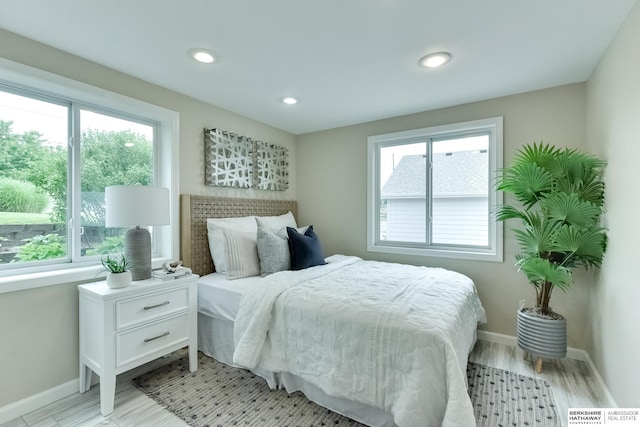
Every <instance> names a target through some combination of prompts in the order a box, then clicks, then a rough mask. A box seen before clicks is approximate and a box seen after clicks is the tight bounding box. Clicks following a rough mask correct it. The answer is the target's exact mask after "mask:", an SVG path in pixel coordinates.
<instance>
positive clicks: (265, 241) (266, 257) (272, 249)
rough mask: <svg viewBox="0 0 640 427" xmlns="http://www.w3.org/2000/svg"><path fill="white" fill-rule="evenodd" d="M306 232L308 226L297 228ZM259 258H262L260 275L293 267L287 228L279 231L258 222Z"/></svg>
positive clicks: (301, 231)
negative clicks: (262, 225)
mask: <svg viewBox="0 0 640 427" xmlns="http://www.w3.org/2000/svg"><path fill="white" fill-rule="evenodd" d="M297 230H298V231H299V232H300V233H304V232H305V231H306V230H307V227H301V228H298V229H297ZM256 241H257V245H258V259H259V260H260V276H263V277H264V276H268V275H269V274H273V273H277V272H278V271H283V270H290V269H291V255H290V254H289V237H288V236H287V228H286V227H282V228H281V229H280V230H278V231H273V230H269V229H268V228H265V227H261V226H260V223H258V234H257V240H256Z"/></svg>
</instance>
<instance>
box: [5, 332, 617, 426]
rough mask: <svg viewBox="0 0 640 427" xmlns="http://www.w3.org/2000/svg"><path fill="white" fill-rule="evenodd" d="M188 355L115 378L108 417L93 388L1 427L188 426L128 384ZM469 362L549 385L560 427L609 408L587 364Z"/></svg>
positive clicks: (502, 357) (499, 356) (509, 352)
mask: <svg viewBox="0 0 640 427" xmlns="http://www.w3.org/2000/svg"><path fill="white" fill-rule="evenodd" d="M184 355H186V352H184V351H183V352H178V353H174V354H173V355H172V356H170V357H167V358H163V359H159V360H156V361H154V362H151V363H149V364H147V365H144V366H141V367H139V368H136V369H134V370H132V371H130V372H127V373H125V374H122V375H120V376H118V379H117V387H116V399H115V410H114V412H113V413H112V414H111V415H110V416H108V417H103V416H102V415H100V393H99V386H97V385H94V386H93V387H91V389H90V390H89V391H88V392H86V393H83V394H80V393H76V394H74V395H72V396H69V397H66V398H64V399H61V400H59V401H57V402H55V403H52V404H50V405H47V406H45V407H43V408H40V409H38V410H36V411H33V412H30V413H28V414H26V415H24V416H22V417H20V418H17V419H15V420H12V421H9V422H8V423H5V424H2V425H0V427H55V426H65V427H66V426H69V427H70V426H82V427H90V426H115V427H144V426H153V427H183V426H187V424H186V423H185V422H184V421H182V420H180V419H179V418H177V417H176V416H175V415H173V414H172V413H170V412H168V411H166V410H165V409H163V408H162V407H161V406H160V405H158V404H157V403H155V402H154V401H153V400H152V399H150V398H148V397H147V396H146V395H144V394H143V393H142V392H141V391H139V390H138V389H137V388H135V387H134V386H133V384H132V383H131V379H132V378H135V377H136V376H138V375H140V374H142V373H144V372H146V371H149V370H152V369H155V368H156V367H158V366H160V365H162V364H165V363H168V362H169V361H171V360H174V359H175V358H177V357H182V356H184ZM469 360H470V361H472V362H476V363H482V364H484V365H488V366H493V367H496V368H500V369H505V370H508V371H512V372H517V373H520V374H522V375H526V376H529V377H533V378H541V379H545V380H547V381H548V382H549V383H551V385H552V389H553V394H554V397H555V399H556V404H557V408H558V411H559V415H560V417H561V419H562V426H563V427H564V426H566V425H567V409H568V408H573V407H582V408H587V407H588V408H598V407H607V406H608V402H607V399H606V397H605V394H604V392H603V390H602V389H601V388H600V387H599V385H598V383H597V381H596V379H595V378H594V376H593V375H592V373H591V372H590V370H589V367H588V366H587V364H586V363H585V362H582V361H578V360H573V359H563V360H560V361H557V362H548V361H547V362H545V363H544V370H543V373H542V374H537V373H536V372H535V369H534V366H533V364H532V362H531V361H527V360H524V359H523V353H522V351H521V350H519V349H515V348H513V347H510V346H506V345H503V344H496V343H490V342H487V341H478V342H477V344H476V346H475V348H474V349H473V352H472V353H471V355H470V357H469Z"/></svg>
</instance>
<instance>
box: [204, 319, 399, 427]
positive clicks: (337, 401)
mask: <svg viewBox="0 0 640 427" xmlns="http://www.w3.org/2000/svg"><path fill="white" fill-rule="evenodd" d="M198 348H199V349H200V351H202V352H203V353H204V354H206V355H207V356H209V357H213V358H214V359H216V360H218V361H220V362H222V363H226V364H227V365H231V366H236V367H237V365H234V363H233V352H234V341H233V322H232V321H230V320H227V319H220V318H216V317H211V316H207V315H204V314H202V313H198ZM252 372H253V373H254V374H256V375H258V376H260V377H262V378H264V379H265V380H266V381H267V384H269V387H271V388H272V389H275V388H281V389H285V390H286V391H287V392H289V393H293V392H295V391H301V392H302V393H304V395H305V396H307V398H308V399H309V400H311V401H313V402H315V403H317V404H318V405H320V406H323V407H325V408H328V409H331V410H332V411H334V412H337V413H339V414H341V415H344V416H346V417H349V418H351V419H353V420H356V421H358V422H360V423H362V424H366V425H368V426H372V427H396V423H395V422H394V421H393V416H392V415H391V414H390V413H388V412H385V411H383V410H381V409H378V408H373V407H371V406H368V405H364V404H361V403H357V402H353V401H350V400H347V399H341V398H336V397H331V396H329V395H327V394H326V393H325V392H323V391H322V390H321V389H319V388H318V387H316V386H314V385H313V384H310V383H309V382H307V381H305V380H303V379H302V378H300V377H298V376H296V375H292V374H290V373H287V372H269V371H262V370H260V369H254V370H252Z"/></svg>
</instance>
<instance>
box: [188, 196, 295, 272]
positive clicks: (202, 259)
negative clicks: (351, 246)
mask: <svg viewBox="0 0 640 427" xmlns="http://www.w3.org/2000/svg"><path fill="white" fill-rule="evenodd" d="M289 211H291V212H292V213H293V215H294V216H297V214H298V212H297V204H296V201H295V200H262V199H236V198H230V197H211V196H195V195H190V194H182V195H181V196H180V259H181V260H182V262H183V263H184V265H185V266H186V267H190V268H191V270H192V271H193V272H194V273H196V274H199V275H204V274H209V273H213V271H214V268H213V261H212V260H211V252H210V251H209V240H208V239H207V218H230V217H239V216H248V215H256V216H273V215H282V214H285V213H287V212H289Z"/></svg>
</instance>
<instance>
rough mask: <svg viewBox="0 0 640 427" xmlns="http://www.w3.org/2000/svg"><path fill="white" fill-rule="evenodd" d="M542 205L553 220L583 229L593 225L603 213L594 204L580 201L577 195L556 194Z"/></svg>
mask: <svg viewBox="0 0 640 427" xmlns="http://www.w3.org/2000/svg"><path fill="white" fill-rule="evenodd" d="M542 204H543V209H544V210H545V211H546V212H547V213H548V215H549V218H550V219H551V220H555V221H560V222H563V223H567V224H573V225H577V226H583V227H586V226H589V225H593V224H594V223H595V222H596V221H597V220H598V217H599V216H600V213H601V212H602V209H601V208H599V207H598V206H596V205H594V204H593V203H591V202H585V201H582V200H580V199H579V198H578V195H577V194H575V193H569V194H567V193H556V194H553V195H551V196H549V197H548V198H546V199H545V200H544V201H543V202H542Z"/></svg>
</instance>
